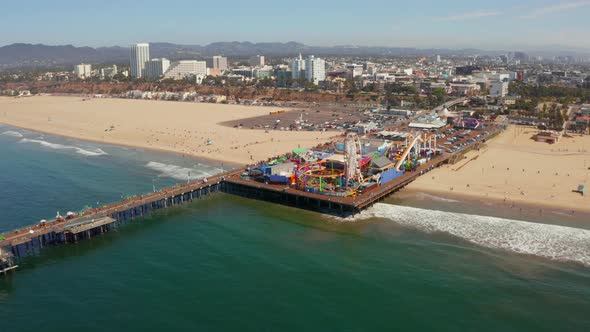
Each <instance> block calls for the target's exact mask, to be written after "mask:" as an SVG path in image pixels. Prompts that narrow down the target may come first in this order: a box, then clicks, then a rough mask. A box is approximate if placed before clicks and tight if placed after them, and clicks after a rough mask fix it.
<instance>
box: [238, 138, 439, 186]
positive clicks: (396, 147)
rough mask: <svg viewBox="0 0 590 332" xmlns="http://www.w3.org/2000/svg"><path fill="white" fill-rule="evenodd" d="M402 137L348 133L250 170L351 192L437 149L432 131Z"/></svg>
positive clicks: (255, 175)
mask: <svg viewBox="0 0 590 332" xmlns="http://www.w3.org/2000/svg"><path fill="white" fill-rule="evenodd" d="M404 138H405V139H404V140H398V141H387V140H375V139H372V138H360V137H359V136H358V135H357V134H356V133H347V134H346V136H345V138H344V142H343V144H342V143H333V144H332V145H330V146H323V147H319V148H316V149H296V150H293V154H291V155H290V156H289V157H288V158H286V157H285V158H282V159H277V160H273V161H271V162H268V163H262V164H260V165H258V166H257V167H254V168H252V169H250V170H249V173H248V174H247V176H248V177H249V178H251V179H253V180H257V181H261V182H265V183H269V184H281V185H283V184H284V185H288V186H292V187H295V188H297V189H298V190H302V191H306V192H312V193H318V194H321V195H327V196H355V195H357V194H360V193H363V192H366V191H368V190H371V189H372V188H375V187H377V186H380V185H384V184H386V183H388V182H390V181H392V180H393V179H395V178H397V177H399V176H401V175H403V174H404V173H405V172H406V171H412V170H413V169H415V168H416V167H417V166H419V165H421V164H423V163H425V162H426V161H427V160H428V159H430V158H431V157H434V156H435V155H436V154H440V153H442V151H441V150H440V149H437V147H436V136H435V135H432V134H431V133H406V134H404Z"/></svg>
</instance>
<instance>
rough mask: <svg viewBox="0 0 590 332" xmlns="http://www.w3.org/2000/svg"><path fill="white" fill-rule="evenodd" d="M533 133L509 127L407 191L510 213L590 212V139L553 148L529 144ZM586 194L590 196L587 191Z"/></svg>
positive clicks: (571, 140) (572, 140) (569, 140)
mask: <svg viewBox="0 0 590 332" xmlns="http://www.w3.org/2000/svg"><path fill="white" fill-rule="evenodd" d="M535 132H536V130H535V129H534V128H526V127H514V126H513V127H510V128H509V129H508V130H507V131H506V132H504V133H502V134H501V135H500V136H498V137H497V138H494V139H492V140H491V141H490V142H488V143H487V147H485V148H483V149H481V150H480V151H472V152H469V153H467V154H466V158H465V159H464V160H462V161H460V162H459V163H457V164H455V165H445V166H443V167H441V168H439V169H436V170H434V171H432V172H430V173H428V174H427V175H425V176H423V177H421V178H419V179H417V180H416V181H415V182H413V183H412V184H410V185H409V186H408V189H411V190H415V191H419V192H424V193H433V194H435V195H438V196H443V197H446V196H455V195H460V196H468V197H473V198H477V199H478V200H480V201H482V202H492V201H493V202H501V203H502V205H503V206H505V207H507V208H511V209H513V208H520V207H521V206H524V205H536V206H545V207H550V208H555V209H559V210H564V211H570V212H571V211H587V212H590V197H588V194H587V195H586V196H585V197H584V196H582V195H581V194H580V193H576V192H574V190H577V189H578V185H580V184H583V185H585V186H586V188H588V183H589V182H588V178H589V176H590V170H589V169H588V168H589V167H590V152H589V151H588V150H587V149H590V136H583V137H581V136H578V135H576V136H575V137H569V138H568V137H564V138H562V139H561V140H560V142H558V143H557V144H554V145H549V144H546V143H538V142H535V141H533V140H531V137H532V136H533V134H534V133H535ZM587 193H588V191H587Z"/></svg>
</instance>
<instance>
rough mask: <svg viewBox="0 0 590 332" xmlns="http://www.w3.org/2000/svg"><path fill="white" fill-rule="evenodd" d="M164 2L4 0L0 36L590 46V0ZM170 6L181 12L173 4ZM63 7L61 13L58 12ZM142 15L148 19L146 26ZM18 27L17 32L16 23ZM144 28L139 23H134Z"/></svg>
mask: <svg viewBox="0 0 590 332" xmlns="http://www.w3.org/2000/svg"><path fill="white" fill-rule="evenodd" d="M163 6H164V5H162V4H159V3H156V2H152V1H147V2H145V5H143V6H141V7H137V6H136V4H133V3H130V2H128V1H118V2H115V1H112V0H107V1H103V2H102V3H101V4H100V5H98V4H96V5H89V4H79V3H77V2H75V1H70V0H57V1H53V2H51V3H44V2H41V1H32V6H30V7H29V8H27V9H26V10H27V12H26V14H25V13H23V14H22V15H20V14H19V13H20V12H22V11H23V10H25V9H24V8H21V7H20V6H18V4H16V3H8V4H5V5H4V7H5V9H6V12H10V13H13V14H12V15H10V16H6V17H5V18H3V20H2V21H0V29H2V30H7V31H12V32H11V33H10V34H6V35H4V36H2V37H0V45H8V44H12V43H33V44H37V43H42V44H49V45H64V44H72V45H75V46H91V47H100V46H112V45H119V46H128V45H131V44H134V43H137V42H141V41H166V42H171V43H177V44H189V45H206V44H209V43H212V42H220V41H251V42H276V41H291V40H293V41H298V42H301V43H304V44H306V45H313V46H335V45H358V46H397V47H416V48H450V49H459V48H479V49H484V50H506V49H543V48H549V47H564V48H574V49H581V50H589V49H590V43H589V42H588V41H587V38H586V36H585V31H586V30H587V26H588V24H587V22H586V17H587V15H588V14H590V1H587V0H584V1H579V0H578V1H532V0H526V1H522V2H520V3H519V4H517V5H514V4H513V3H512V2H510V1H507V0H499V1H496V2H494V3H488V2H486V3H483V2H479V3H475V2H467V1H452V2H450V3H449V2H445V3H438V2H435V1H433V0H425V1H422V2H421V3H420V4H412V3H405V2H401V1H383V0H369V1H366V2H364V3H363V6H362V7H359V6H358V5H354V3H353V2H351V1H349V0H345V1H340V2H338V3H336V2H329V3H326V2H323V3H312V2H311V1H308V0H302V1H299V2H298V6H295V7H293V6H286V5H283V4H277V3H274V2H271V1H261V2H259V3H257V4H255V5H253V4H248V5H244V4H243V3H239V2H238V1H237V0H229V1H227V2H224V3H223V4H221V3H220V4H216V3H207V5H201V4H194V3H191V2H189V1H184V0H171V1H168V2H167V3H166V4H165V6H166V8H164V7H163ZM173 8H184V9H183V10H182V11H172V12H171V11H169V10H166V9H173ZM227 8H231V10H230V11H228V10H227ZM106 9H109V10H106ZM91 13H102V15H95V14H93V15H89V14H91ZM129 13H133V14H132V15H131V14H129ZM162 13H164V14H162ZM165 13H173V17H166V14H165ZM64 14H65V15H66V19H64V20H60V21H55V20H53V19H52V17H54V16H57V15H61V16H63V15H64ZM105 15H106V16H108V17H105ZM295 18H297V19H295ZM144 20H148V21H149V22H150V24H149V25H142V24H140V23H141V21H144ZM106 22H108V24H106ZM15 26H18V27H19V29H14V27H15ZM138 26H142V29H137V28H134V27H138ZM73 27H75V28H73ZM318 32H320V33H318ZM56 36H59V37H56Z"/></svg>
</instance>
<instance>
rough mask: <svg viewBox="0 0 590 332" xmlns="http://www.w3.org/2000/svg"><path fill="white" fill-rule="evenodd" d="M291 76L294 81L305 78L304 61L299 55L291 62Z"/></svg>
mask: <svg viewBox="0 0 590 332" xmlns="http://www.w3.org/2000/svg"><path fill="white" fill-rule="evenodd" d="M290 67H291V74H292V77H293V79H294V80H298V79H300V78H305V60H304V59H303V57H302V56H301V54H299V57H298V58H295V59H294V60H293V61H292V62H291V65H290Z"/></svg>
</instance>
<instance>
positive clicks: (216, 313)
mask: <svg viewBox="0 0 590 332" xmlns="http://www.w3.org/2000/svg"><path fill="white" fill-rule="evenodd" d="M221 169H222V165H214V164H211V163H209V164H208V163H207V162H203V161H197V160H194V159H188V158H182V157H179V156H176V155H170V154H163V153H155V152H151V151H142V150H136V149H128V148H121V147H115V146H109V145H101V144H95V143H87V142H81V141H76V140H71V139H65V138H59V137H54V136H50V135H43V134H39V133H35V132H30V131H25V130H21V129H14V128H11V127H7V126H0V233H1V232H6V231H9V230H11V229H14V228H17V227H21V226H25V225H29V224H34V223H37V222H38V221H39V220H40V219H50V218H52V217H54V216H55V214H56V212H57V211H59V212H60V213H62V214H65V213H66V212H67V211H79V210H81V209H83V208H84V207H87V206H97V205H102V204H105V203H108V202H113V201H117V200H119V199H121V197H125V196H126V195H132V194H139V193H147V192H150V191H152V190H153V189H154V187H155V188H156V189H158V188H161V187H164V186H168V185H172V184H175V183H181V182H185V181H187V180H188V179H189V178H196V177H202V176H209V175H211V174H214V173H216V172H220V171H221ZM189 173H190V175H189ZM422 198H423V199H403V198H402V199H400V198H396V197H394V198H392V199H390V200H389V201H387V202H386V203H380V204H377V205H375V206H374V207H372V208H371V209H369V210H367V211H365V212H363V213H362V214H361V215H359V216H357V217H355V218H352V219H339V218H336V217H326V216H321V215H319V214H316V213H312V212H307V211H301V210H296V209H293V208H288V207H283V206H277V205H273V204H269V203H264V202H258V201H252V200H247V199H243V198H238V197H233V196H229V195H225V194H219V195H215V196H212V197H210V198H207V199H205V200H202V201H198V202H196V203H193V204H189V205H185V206H182V207H178V208H173V209H169V210H166V211H160V212H158V213H156V214H154V215H152V216H150V217H147V218H145V219H142V220H138V221H136V222H133V223H132V224H129V225H127V226H125V227H123V228H121V229H120V230H119V231H118V232H115V233H110V234H107V235H105V236H102V237H97V238H93V239H92V240H89V241H82V242H80V243H78V244H77V245H66V246H60V247H52V248H48V249H47V250H44V251H43V252H42V254H41V256H38V257H30V258H29V259H27V260H25V261H24V262H22V264H20V267H19V269H18V270H16V271H15V272H14V273H10V274H9V275H8V276H7V277H0V331H62V332H63V331H104V330H108V331H113V332H114V331H178V330H180V331H393V330H397V331H589V330H590V230H588V229H587V228H588V225H587V224H586V223H583V222H580V221H579V220H577V221H575V220H573V219H571V216H566V215H563V216H561V215H559V214H548V215H543V216H534V215H525V216H523V218H516V217H514V216H512V217H510V215H509V214H506V212H505V211H498V213H497V214H496V213H493V212H494V211H493V209H492V208H490V207H485V206H481V207H478V206H473V204H468V203H462V202H461V201H456V200H449V199H446V198H444V197H435V196H432V197H422ZM500 217H502V218H500ZM516 219H524V221H519V220H516Z"/></svg>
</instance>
